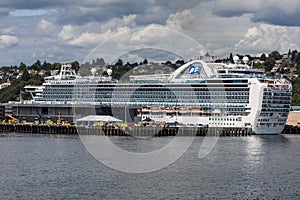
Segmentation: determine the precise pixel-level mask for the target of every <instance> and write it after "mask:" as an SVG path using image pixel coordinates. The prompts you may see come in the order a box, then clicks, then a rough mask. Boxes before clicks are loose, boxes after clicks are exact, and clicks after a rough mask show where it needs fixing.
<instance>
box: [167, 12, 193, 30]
mask: <svg viewBox="0 0 300 200" xmlns="http://www.w3.org/2000/svg"><path fill="white" fill-rule="evenodd" d="M195 22H196V19H195V17H194V15H193V14H192V11H191V10H183V11H182V12H177V13H174V14H173V13H172V14H170V16H169V18H168V20H167V22H166V25H167V27H169V28H172V29H176V30H186V29H189V27H191V26H194V25H195Z"/></svg>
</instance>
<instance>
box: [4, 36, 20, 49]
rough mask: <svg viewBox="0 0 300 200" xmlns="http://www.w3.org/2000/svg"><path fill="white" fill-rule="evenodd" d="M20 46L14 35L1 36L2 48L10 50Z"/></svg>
mask: <svg viewBox="0 0 300 200" xmlns="http://www.w3.org/2000/svg"><path fill="white" fill-rule="evenodd" d="M16 44H18V38H17V37H15V36H12V35H0V48H2V49H3V48H8V47H11V46H14V45H16Z"/></svg>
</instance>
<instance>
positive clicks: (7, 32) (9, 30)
mask: <svg viewBox="0 0 300 200" xmlns="http://www.w3.org/2000/svg"><path fill="white" fill-rule="evenodd" d="M15 29H16V26H10V27H7V28H4V29H2V30H1V31H0V33H1V34H3V35H14V30H15Z"/></svg>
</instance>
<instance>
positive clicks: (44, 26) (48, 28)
mask: <svg viewBox="0 0 300 200" xmlns="http://www.w3.org/2000/svg"><path fill="white" fill-rule="evenodd" d="M37 32H38V34H40V35H52V34H54V32H55V25H54V24H53V23H52V22H49V21H47V20H44V19H42V20H41V21H40V22H39V24H38V30H37Z"/></svg>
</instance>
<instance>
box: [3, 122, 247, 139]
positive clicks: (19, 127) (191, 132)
mask: <svg viewBox="0 0 300 200" xmlns="http://www.w3.org/2000/svg"><path fill="white" fill-rule="evenodd" d="M0 133H30V134H66V135H68V134H69V135H75V134H79V135H106V136H133V137H163V136H251V135H252V129H251V128H207V127H140V126H134V127H120V128H115V127H83V126H79V127H77V126H74V125H69V126H65V125H42V124H30V125H29V124H0Z"/></svg>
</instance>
